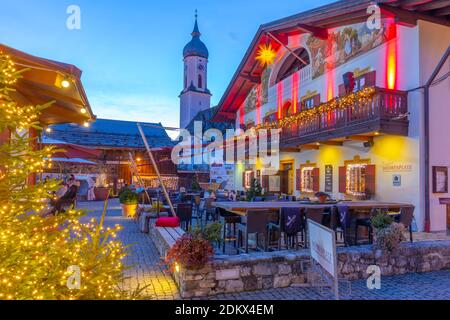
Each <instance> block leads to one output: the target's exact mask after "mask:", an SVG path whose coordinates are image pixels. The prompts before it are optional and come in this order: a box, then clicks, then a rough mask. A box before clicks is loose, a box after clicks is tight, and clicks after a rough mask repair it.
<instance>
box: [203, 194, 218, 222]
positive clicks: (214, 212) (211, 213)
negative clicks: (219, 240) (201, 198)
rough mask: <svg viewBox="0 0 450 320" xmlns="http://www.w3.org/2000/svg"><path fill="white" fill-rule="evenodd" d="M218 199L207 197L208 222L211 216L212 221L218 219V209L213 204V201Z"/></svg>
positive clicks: (206, 216) (206, 215) (206, 214)
mask: <svg viewBox="0 0 450 320" xmlns="http://www.w3.org/2000/svg"><path fill="white" fill-rule="evenodd" d="M215 201H216V200H215V199H213V198H206V199H205V220H206V222H208V221H209V218H211V220H212V221H216V220H217V210H216V207H214V206H213V205H212V203H213V202H215Z"/></svg>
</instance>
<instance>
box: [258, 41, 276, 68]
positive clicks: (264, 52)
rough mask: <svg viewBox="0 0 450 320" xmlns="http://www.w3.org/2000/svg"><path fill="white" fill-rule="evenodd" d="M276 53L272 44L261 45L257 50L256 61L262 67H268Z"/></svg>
mask: <svg viewBox="0 0 450 320" xmlns="http://www.w3.org/2000/svg"><path fill="white" fill-rule="evenodd" d="M276 55H277V53H276V51H275V50H274V49H273V47H272V44H270V43H269V44H262V45H260V46H259V50H258V52H257V53H256V60H258V61H259V63H261V65H262V66H265V65H270V64H272V63H273V61H274V60H275V57H276Z"/></svg>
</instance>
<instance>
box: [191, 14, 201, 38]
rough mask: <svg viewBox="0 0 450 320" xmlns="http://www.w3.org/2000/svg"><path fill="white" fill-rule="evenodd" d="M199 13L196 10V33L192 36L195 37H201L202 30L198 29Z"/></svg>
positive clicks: (193, 32)
mask: <svg viewBox="0 0 450 320" xmlns="http://www.w3.org/2000/svg"><path fill="white" fill-rule="evenodd" d="M197 19H198V11H197V9H195V25H194V31H192V36H193V37H200V35H201V33H200V30H199V29H198V22H197Z"/></svg>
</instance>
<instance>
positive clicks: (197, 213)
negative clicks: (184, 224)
mask: <svg viewBox="0 0 450 320" xmlns="http://www.w3.org/2000/svg"><path fill="white" fill-rule="evenodd" d="M201 204H202V198H200V196H195V197H194V202H193V205H194V213H195V215H194V217H195V218H196V219H197V222H198V221H199V219H200V221H201V220H202V212H201V210H200V206H201Z"/></svg>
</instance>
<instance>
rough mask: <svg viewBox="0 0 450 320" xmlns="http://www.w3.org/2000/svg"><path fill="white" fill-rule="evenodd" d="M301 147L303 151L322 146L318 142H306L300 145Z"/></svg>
mask: <svg viewBox="0 0 450 320" xmlns="http://www.w3.org/2000/svg"><path fill="white" fill-rule="evenodd" d="M299 148H300V151H303V150H319V149H320V146H319V145H317V144H304V145H301V146H299Z"/></svg>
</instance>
